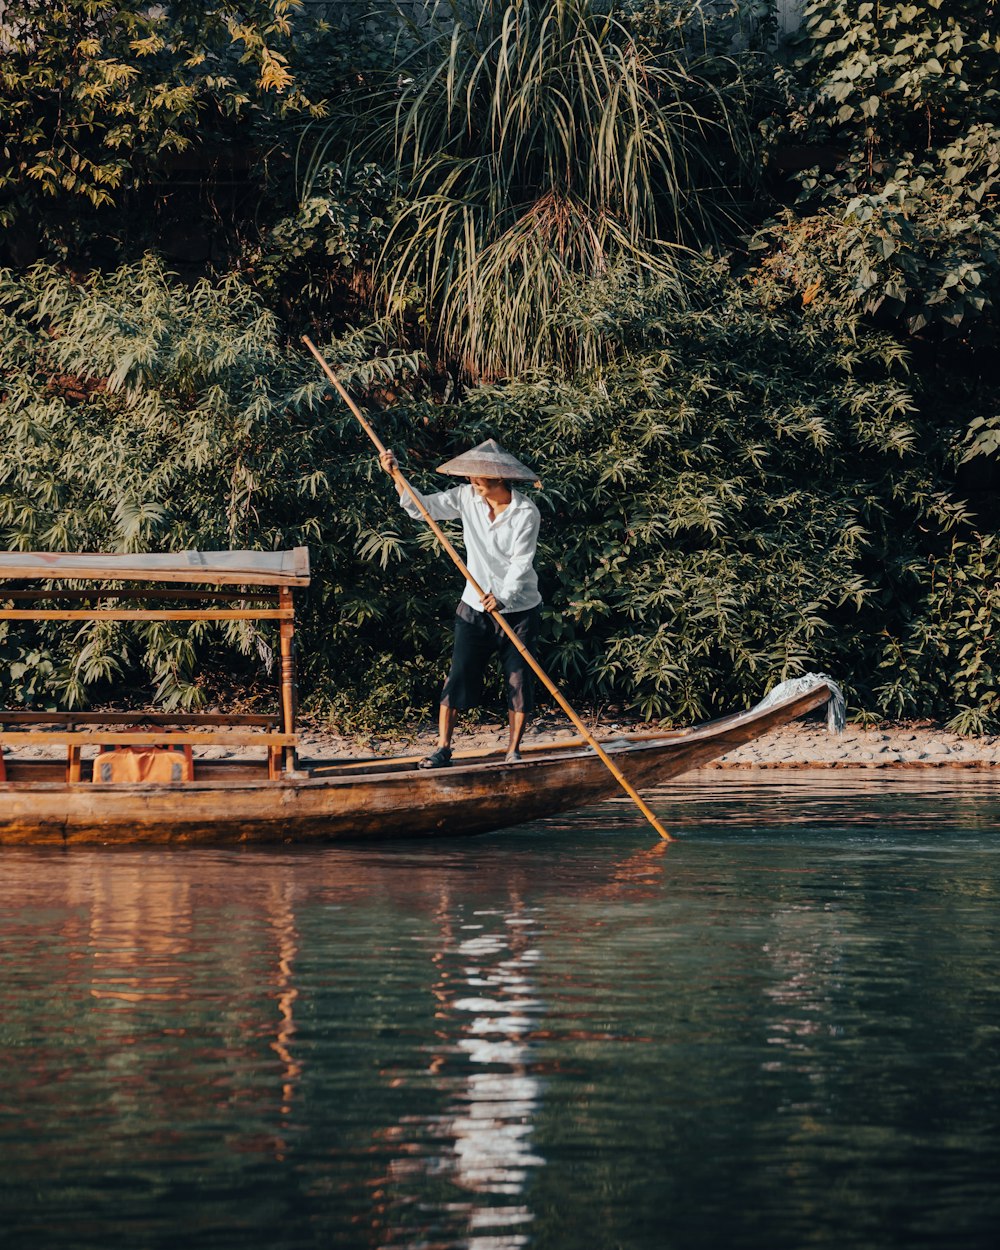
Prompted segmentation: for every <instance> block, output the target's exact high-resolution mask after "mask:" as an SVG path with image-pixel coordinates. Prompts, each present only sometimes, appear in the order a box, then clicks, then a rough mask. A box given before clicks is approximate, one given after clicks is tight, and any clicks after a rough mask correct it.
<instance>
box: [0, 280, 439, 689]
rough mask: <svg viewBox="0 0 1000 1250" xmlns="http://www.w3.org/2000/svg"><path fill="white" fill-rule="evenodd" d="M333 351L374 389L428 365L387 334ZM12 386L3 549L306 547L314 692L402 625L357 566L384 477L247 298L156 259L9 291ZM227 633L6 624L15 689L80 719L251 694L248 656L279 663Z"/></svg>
mask: <svg viewBox="0 0 1000 1250" xmlns="http://www.w3.org/2000/svg"><path fill="white" fill-rule="evenodd" d="M330 350H331V359H332V360H333V361H334V362H335V363H336V364H337V365H338V367H339V369H340V371H341V374H342V376H344V377H345V378H346V379H348V380H349V381H352V382H353V383H354V384H355V385H358V386H360V387H364V386H368V385H371V384H372V383H375V382H378V383H380V384H386V383H388V382H391V380H392V379H393V377H394V376H395V375H396V374H397V373H398V372H399V371H401V370H402V371H410V372H412V370H413V368H414V365H415V361H414V358H413V357H412V356H406V355H403V354H400V353H399V352H397V351H393V350H391V349H390V348H389V347H388V346H387V344H386V340H385V338H384V335H383V334H382V333H381V332H380V331H379V329H378V327H373V328H372V329H370V330H368V331H365V332H363V333H361V332H359V333H356V334H354V335H353V336H347V337H345V338H344V339H342V340H341V341H340V342H338V343H335V344H332V345H331V349H330ZM0 376H2V377H3V379H4V392H3V402H2V404H0V439H2V445H3V449H4V450H3V457H2V460H0V545H2V546H3V547H5V548H7V549H10V550H70V551H87V550H104V551H119V550H124V551H129V550H176V549H183V548H187V547H193V548H201V549H207V550H212V549H217V548H227V547H237V548H238V547H254V548H263V549H271V548H277V547H290V546H293V545H295V544H297V543H305V544H308V545H309V547H310V548H311V549H312V552H313V558H314V567H315V570H316V574H317V580H316V586H315V589H314V591H313V592H312V593H311V595H310V598H309V604H308V610H307V613H306V616H305V618H304V623H303V624H304V633H303V648H302V652H303V657H304V660H305V665H306V681H307V684H308V680H309V672H310V670H311V669H316V668H321V671H322V676H323V680H326V681H328V682H331V683H333V684H334V685H336V684H337V682H338V680H339V675H340V674H341V673H342V672H343V671H344V670H345V669H346V670H347V671H351V668H352V665H356V663H357V660H358V654H359V647H358V646H357V645H356V644H355V642H354V639H353V631H355V630H356V629H357V628H358V627H359V625H361V624H362V623H364V622H365V621H369V622H370V621H371V619H372V617H373V616H377V615H378V614H379V613H380V612H382V611H385V610H386V609H387V604H386V598H387V596H385V595H382V596H380V597H379V596H376V599H377V602H374V603H372V602H369V600H368V599H367V598H366V595H365V590H364V581H365V569H364V568H363V566H362V563H361V561H360V559H359V556H358V551H359V549H361V548H363V546H364V543H365V541H366V538H367V537H368V535H369V533H370V525H371V521H370V516H371V512H372V509H373V508H374V507H375V506H376V504H381V502H382V501H381V500H380V499H378V497H377V496H376V495H372V493H371V491H370V489H369V483H368V479H369V477H370V474H371V458H370V456H368V455H367V453H365V454H364V455H362V456H358V455H357V452H358V449H359V444H358V438H357V432H356V430H355V428H354V425H353V420H352V418H350V416H349V414H347V413H346V412H345V411H344V410H343V409H342V408H341V407H339V406H334V405H332V404H329V403H325V402H323V401H322V400H321V398H320V397H321V395H322V393H323V391H324V384H323V380H322V377H321V375H319V374H318V372H317V370H316V369H315V367H314V366H313V365H312V363H311V361H310V362H309V363H307V362H306V360H304V359H302V358H301V357H300V356H295V355H289V353H288V352H287V351H286V350H285V348H284V346H283V344H282V341H281V338H280V336H279V334H278V325H277V323H276V321H275V318H274V317H273V316H272V314H270V313H268V312H267V311H266V310H265V309H264V308H263V307H262V305H261V304H260V302H259V300H258V299H257V298H256V296H254V295H253V294H252V293H251V291H250V290H249V288H247V287H246V286H245V284H243V283H241V282H240V281H238V280H236V279H228V280H226V281H224V282H222V283H220V284H218V285H213V284H211V283H209V282H208V281H207V280H203V281H201V282H199V283H196V284H195V285H194V286H193V287H186V286H183V285H181V284H179V283H177V282H176V281H172V280H171V278H170V276H169V275H168V274H166V273H164V272H163V270H162V268H161V267H160V266H159V265H158V264H157V263H156V262H155V261H153V260H149V261H147V262H145V263H144V264H142V265H139V266H132V267H126V268H123V269H121V270H119V271H117V272H116V273H114V274H111V275H108V276H105V277H99V276H93V277H91V278H90V279H89V280H88V281H87V282H86V283H85V284H81V285H77V284H75V283H73V282H71V281H70V280H69V279H67V278H66V277H64V276H62V275H60V274H59V273H58V272H56V271H55V270H53V269H51V268H48V267H42V266H39V267H36V268H35V269H34V270H32V271H31V272H30V273H29V274H28V275H26V276H24V277H22V278H18V277H15V276H14V275H12V274H11V273H9V272H6V273H2V272H0ZM219 628H220V632H219V633H216V634H213V633H212V631H211V630H206V628H205V627H203V626H201V625H192V626H191V627H190V628H184V627H182V628H179V629H175V628H170V627H168V626H164V625H161V624H154V625H150V626H135V627H131V626H128V627H122V626H120V625H118V624H115V623H101V624H95V625H91V626H87V627H84V628H82V629H79V630H71V629H67V628H66V627H62V626H53V625H39V626H38V627H37V628H35V629H31V630H29V629H23V628H18V629H16V630H11V629H9V628H8V626H7V625H6V624H5V625H3V626H0V636H2V637H3V640H4V641H3V644H2V645H3V656H4V659H5V660H6V661H7V663H8V665H12V667H9V668H5V670H4V678H5V680H8V681H9V683H10V685H11V693H12V694H13V696H14V697H15V698H21V699H25V700H41V701H43V702H51V701H52V700H61V701H65V702H67V703H69V704H70V705H78V704H80V703H82V702H84V701H85V700H87V699H88V698H89V697H91V696H92V695H93V694H94V693H95V692H100V691H104V692H106V691H107V688H108V686H109V684H110V685H116V686H118V687H119V689H121V688H122V687H123V686H129V685H134V686H137V687H138V689H137V694H138V695H139V697H140V698H141V697H146V696H148V694H149V693H150V688H152V690H154V691H155V695H156V697H157V698H158V699H160V700H163V701H165V702H166V703H167V704H168V705H169V704H171V703H174V702H178V701H179V702H181V703H183V704H185V705H190V704H195V703H198V702H201V701H203V699H204V698H205V697H206V689H205V687H204V685H203V684H200V683H199V681H198V679H197V677H196V674H197V672H198V671H199V669H200V668H202V667H203V665H204V664H205V663H206V662H207V663H208V666H209V668H210V669H212V667H213V666H215V668H217V669H218V670H219V672H220V674H223V673H229V674H231V675H232V676H233V677H235V679H236V681H237V682H242V681H245V680H247V678H248V675H249V674H250V673H251V672H253V671H254V667H253V666H249V665H248V664H246V663H241V662H240V661H239V658H238V657H239V654H240V653H242V654H244V655H253V656H254V661H255V665H256V666H258V667H259V665H258V664H257V656H256V654H255V653H256V652H257V651H258V650H260V651H261V652H262V654H263V655H264V657H265V658H266V656H267V647H268V645H269V644H268V642H267V639H266V637H265V636H264V635H262V634H260V633H259V632H258V631H257V630H256V629H253V628H250V627H247V626H244V625H234V626H232V627H229V628H226V629H221V627H219ZM418 629H419V623H418ZM405 636H406V627H405V624H404V625H403V626H401V628H400V630H399V631H398V635H397V638H398V639H405ZM345 640H346V643H347V645H346V646H345V645H344V643H345ZM384 645H385V646H386V647H388V646H390V645H391V643H390V641H389V640H388V639H386V641H385V643H384ZM234 666H235V667H234ZM221 679H222V678H220V680H221ZM210 690H211V687H210V686H209V693H210Z"/></svg>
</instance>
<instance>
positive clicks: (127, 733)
mask: <svg viewBox="0 0 1000 1250" xmlns="http://www.w3.org/2000/svg"><path fill="white" fill-rule="evenodd" d="M298 744H299V735H298V734H286V733H271V732H265V733H261V732H258V733H254V732H253V731H248V730H246V729H242V730H240V729H200V730H199V729H195V730H185V729H165V728H163V726H155V725H154V726H151V727H150V728H148V729H139V728H131V729H124V730H117V731H115V730H107V729H96V730H93V731H87V732H76V733H74V732H72V731H67V730H36V729H0V751H2V750H3V748H4V747H10V748H12V749H16V748H17V747H27V746H64V747H65V748H66V780H67V781H69V782H75V781H80V780H81V779H82V778H81V766H80V761H81V756H80V752H81V751H82V749H83V748H84V747H127V746H128V747H130V746H171V747H175V746H180V747H195V746H207V747H220V746H221V747H225V746H228V747H266V748H267V769H268V776H269V777H270V778H271V779H272V780H274V779H275V778H276V777H277V776H279V775H280V772H281V756H282V753H283V752H284V751H287V750H288V749H289V748H291V749H292V750H293V751H294V749H295V748H296V747H297V746H298Z"/></svg>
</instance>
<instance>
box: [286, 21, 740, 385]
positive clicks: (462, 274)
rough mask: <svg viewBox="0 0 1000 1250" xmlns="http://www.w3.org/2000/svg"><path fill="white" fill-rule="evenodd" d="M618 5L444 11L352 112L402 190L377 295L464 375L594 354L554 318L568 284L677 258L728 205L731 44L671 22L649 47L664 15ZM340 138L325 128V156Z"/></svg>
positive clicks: (419, 31) (735, 150) (734, 127)
mask: <svg viewBox="0 0 1000 1250" xmlns="http://www.w3.org/2000/svg"><path fill="white" fill-rule="evenodd" d="M616 7H618V6H614V5H606V4H599V3H596V2H594V0H488V3H486V4H484V5H482V6H475V7H474V8H466V7H465V6H460V5H454V6H445V8H444V16H443V19H441V20H439V17H440V15H439V14H438V12H437V10H435V11H434V12H432V13H431V14H430V15H429V16H428V20H427V22H426V23H425V24H424V25H423V26H421V27H419V28H416V27H415V28H414V29H413V30H412V31H411V32H410V39H409V41H408V42H407V43H406V44H405V45H403V51H402V54H401V56H400V60H399V63H398V64H397V66H396V68H395V74H394V76H393V80H392V90H391V91H390V90H380V89H379V84H378V82H376V84H375V89H374V90H372V92H371V94H370V96H369V97H368V100H367V105H368V107H367V112H366V111H365V101H364V98H362V99H361V101H360V103H358V104H357V105H356V109H355V112H353V113H352V115H351V125H352V127H353V131H352V133H351V137H350V141H351V143H352V144H353V145H354V150H355V152H356V153H357V152H359V151H360V152H364V153H370V154H371V156H372V158H373V159H374V160H376V161H377V162H379V163H380V164H382V165H384V166H386V167H394V168H395V169H396V170H397V172H398V176H399V178H400V180H401V184H402V186H403V187H404V188H405V191H406V197H407V202H406V203H405V204H404V205H403V206H402V207H401V210H400V212H399V213H398V214H397V216H396V218H395V221H394V222H393V225H392V229H391V231H390V234H389V239H388V242H387V245H386V247H385V249H384V251H383V253H382V255H381V257H380V260H379V263H378V264H377V266H376V273H375V280H376V286H377V289H378V291H379V294H380V298H381V300H382V303H383V306H384V307H385V308H386V309H387V310H389V311H391V312H393V313H397V314H398V313H401V312H406V313H407V314H408V315H410V316H411V317H412V318H415V319H416V320H417V321H418V323H419V324H420V325H421V326H422V327H424V328H425V330H426V333H427V338H428V340H429V342H430V343H431V344H432V345H433V346H434V347H435V348H437V349H439V350H442V351H443V352H444V353H445V355H446V356H448V357H449V358H450V359H451V360H453V361H454V362H455V363H456V365H457V368H458V369H459V371H461V372H462V373H464V374H465V375H467V376H469V377H473V378H476V377H483V376H493V377H496V376H503V375H507V374H509V373H511V372H512V371H516V370H518V369H521V368H524V367H526V366H528V365H534V364H538V363H541V362H544V361H548V360H552V359H556V360H560V361H563V362H572V361H578V362H579V361H585V360H590V361H592V360H593V354H594V351H595V349H596V345H595V344H594V343H593V342H592V341H590V340H582V341H581V340H573V339H571V338H570V337H569V336H567V335H566V334H564V333H562V332H561V331H560V329H559V327H560V325H561V323H560V322H559V321H558V320H557V319H554V318H553V317H552V313H553V311H554V310H556V309H557V308H558V306H559V302H560V300H561V298H562V293H563V291H564V290H565V289H566V287H567V284H571V283H572V281H573V280H575V278H577V277H578V276H581V275H583V276H587V275H599V274H601V273H602V272H604V271H605V269H606V268H607V266H608V265H609V264H613V263H616V262H617V261H619V260H621V259H622V258H627V259H628V260H629V261H630V263H632V264H633V265H634V266H636V267H637V268H638V269H641V270H645V271H648V272H651V273H661V274H662V273H666V272H669V271H670V270H671V268H672V266H673V265H674V263H675V256H676V249H677V248H678V246H680V245H683V244H688V243H692V242H698V241H701V240H704V239H705V238H707V237H711V236H712V234H713V233H714V232H715V231H716V230H717V229H718V228H719V226H720V224H721V223H722V222H724V221H725V220H726V218H727V216H728V215H730V214H731V213H732V211H733V205H732V200H731V197H730V195H729V193H728V190H727V187H728V186H731V185H733V184H734V183H739V182H740V181H741V178H742V174H743V172H744V171H745V169H746V165H747V162H748V161H749V159H750V151H749V147H750V144H749V141H748V138H747V135H746V132H745V130H743V129H742V128H741V126H740V121H739V114H738V112H737V111H736V110H734V109H733V108H732V107H731V101H730V100H729V99H727V95H726V94H724V92H723V91H722V90H721V89H720V87H719V86H718V85H717V82H715V81H713V78H712V75H711V74H710V73H709V72H707V70H706V65H709V64H710V67H711V69H712V71H713V72H715V73H716V77H718V74H717V70H718V65H719V63H720V58H719V57H718V56H714V57H711V56H708V55H707V54H706V55H703V56H696V55H694V54H693V53H692V52H691V51H690V50H689V49H688V48H686V47H685V45H684V44H683V41H682V39H681V37H680V33H681V32H678V31H674V32H673V34H672V40H673V41H672V44H671V45H670V46H664V45H662V44H654V43H652V42H649V39H648V36H649V33H650V31H651V30H652V29H653V27H651V26H649V25H647V26H646V27H643V26H642V24H641V23H639V22H638V21H633V23H632V25H631V26H629V25H626V24H623V22H622V21H619V20H618V18H617V17H615V16H614V10H615V8H616ZM674 9H675V10H676V9H677V6H674ZM664 29H665V27H664V25H663V23H660V24H659V25H658V26H656V30H657V31H659V32H661V33H662V32H663V30H664ZM727 64H728V65H729V67H730V73H729V82H728V84H727V90H728V91H730V92H731V91H732V90H733V84H734V81H735V83H736V84H737V89H738V73H737V72H736V71H735V69H734V68H733V63H732V62H731V61H730V62H727ZM342 128H343V123H342V122H341V121H339V120H338V121H336V122H335V123H333V125H332V127H331V131H332V133H333V134H335V133H336V132H337V131H339V130H341V129H342ZM333 141H334V140H333V138H332V137H331V132H327V133H326V134H324V135H322V136H320V137H319V138H318V139H317V147H316V152H317V155H316V159H315V162H314V164H315V165H316V166H318V165H319V164H321V162H322V161H323V160H325V159H327V153H328V152H329V150H330V147H331V145H332V143H333ZM312 182H313V179H312V176H311V174H310V175H309V176H307V178H306V186H305V192H304V196H303V198H304V199H308V198H309V197H310V196H311V195H312V193H313V191H312Z"/></svg>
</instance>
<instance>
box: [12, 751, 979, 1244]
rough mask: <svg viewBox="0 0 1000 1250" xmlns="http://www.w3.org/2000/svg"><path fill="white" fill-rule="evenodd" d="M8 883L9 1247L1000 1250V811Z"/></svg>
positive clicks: (753, 797) (704, 783)
mask: <svg viewBox="0 0 1000 1250" xmlns="http://www.w3.org/2000/svg"><path fill="white" fill-rule="evenodd" d="M655 806H656V807H657V810H658V812H659V813H660V814H661V815H662V816H663V817H664V818H665V821H666V823H667V824H668V826H669V825H672V826H673V827H674V828H675V829H676V830H677V832H678V834H679V837H678V840H677V841H676V842H674V843H672V844H671V845H669V846H668V845H665V844H660V845H657V844H656V842H655V837H654V835H652V834H651V833H650V832H649V830H648V829H647V828H645V827H644V826H643V825H642V824H640V823H638V822H637V820H636V819H635V818H634V817H633V814H632V812H631V809H629V808H628V807H627V806H624V805H620V804H608V805H605V806H604V807H603V808H601V809H598V810H596V811H594V810H592V811H591V812H589V813H585V814H582V815H580V816H578V817H575V818H572V819H568V820H561V821H551V822H546V823H543V824H540V825H536V826H532V827H530V828H525V829H520V830H516V831H511V832H506V833H501V834H495V835H490V836H486V837H480V838H477V839H472V840H468V841H455V842H448V841H444V840H441V841H435V842H432V843H414V844H395V845H391V846H385V847H383V848H381V849H361V848H351V847H329V848H321V849H309V850H301V849H294V848H291V849H290V848H282V849H274V850H264V851H244V852H240V851H233V850H226V851H221V850H220V851H210V850H191V849H183V848H178V849H173V850H166V849H161V850H157V849H149V848H146V849H136V850H103V849H95V850H77V851H73V852H69V853H66V852H58V851H51V850H10V849H8V850H6V851H4V852H2V853H0V865H2V872H3V885H2V899H3V906H2V912H0V955H2V964H0V990H2V1003H3V1011H2V1016H0V1038H2V1053H3V1063H2V1067H0V1107H2V1115H0V1229H2V1232H0V1243H2V1245H3V1246H4V1247H9V1248H10V1250H14V1248H15V1247H16V1248H18V1250H19V1248H20V1247H25V1248H27V1247H30V1248H31V1250H46V1248H48V1247H65V1248H67V1250H70V1248H71V1250H88V1248H90V1247H93V1248H95V1250H96V1248H97V1247H100V1248H101V1250H108V1248H109V1247H119V1246H121V1247H129V1248H130V1250H149V1248H151V1247H157V1248H159V1247H164V1248H166V1247H176V1246H183V1247H185V1248H187V1247H193V1248H195V1250H219V1248H223V1250H224V1248H228V1247H232V1248H234V1250H235V1248H237V1247H238V1248H240V1250H244V1248H248V1250H257V1248H258V1247H259V1248H262V1250H263V1248H264V1247H266V1248H267V1250H281V1248H284V1247H295V1248H299V1247H302V1248H306V1247H309V1248H313V1247H315V1248H317V1250H318V1248H319V1247H324V1248H326V1247H355V1246H357V1247H372V1248H374V1247H407V1248H412V1250H417V1248H418V1247H419V1248H421V1250H449V1248H451V1247H463V1248H467V1250H513V1248H515V1247H534V1248H537V1250H548V1248H558V1250H577V1248H580V1250H589V1248H590V1247H594V1248H599V1250H604V1248H607V1250H612V1248H615V1247H622V1248H626V1250H654V1248H655V1250H670V1248H673V1247H676V1248H688V1247H691V1248H694V1247H698V1248H708V1250H714V1248H715V1247H719V1248H720V1250H721V1248H725V1250H751V1248H752V1250H765V1248H766V1250H784V1248H786V1247H787V1248H788V1250H793V1248H794V1250H800V1248H802V1247H827V1246H829V1247H831V1248H832V1247H837V1250H843V1248H845V1247H848V1248H854V1247H872V1248H873V1250H876V1248H877V1250H884V1248H887V1247H907V1248H909V1247H940V1248H941V1250H961V1248H963V1247H965V1248H970V1250H971V1248H973V1247H975V1248H976V1250H978V1248H979V1247H983V1248H985V1247H987V1246H988V1247H990V1248H991V1250H992V1247H993V1245H995V1239H996V1232H997V1228H998V1226H1000V944H998V942H997V926H998V902H1000V836H998V833H1000V781H996V780H994V781H990V780H988V779H982V780H980V781H976V780H974V779H969V780H968V781H956V780H954V779H951V780H948V781H940V780H939V779H929V780H926V779H925V780H924V781H923V782H921V783H920V784H914V783H909V782H908V781H907V780H906V779H905V778H902V777H896V778H893V777H891V776H887V775H886V774H882V775H881V777H880V779H879V780H878V781H877V782H876V781H859V780H853V781H851V780H842V779H841V778H840V777H835V778H833V779H831V775H830V774H824V775H823V776H821V777H818V776H816V775H812V776H809V775H807V774H797V775H796V776H795V777H794V778H792V779H790V780H787V781H783V782H775V781H773V774H769V775H765V776H764V777H763V778H760V779H758V780H757V781H756V782H754V784H752V785H748V784H747V779H746V777H745V776H732V775H726V776H721V777H720V776H719V775H718V774H709V775H708V776H707V778H706V779H704V780H698V779H696V780H694V781H691V782H687V783H683V784H678V785H676V786H675V787H673V788H672V789H671V790H670V791H669V792H667V791H664V792H663V793H661V794H660V795H659V796H658V797H657V799H656V801H655Z"/></svg>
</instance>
